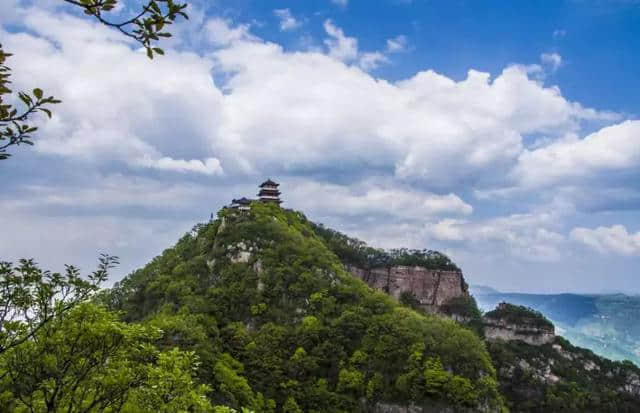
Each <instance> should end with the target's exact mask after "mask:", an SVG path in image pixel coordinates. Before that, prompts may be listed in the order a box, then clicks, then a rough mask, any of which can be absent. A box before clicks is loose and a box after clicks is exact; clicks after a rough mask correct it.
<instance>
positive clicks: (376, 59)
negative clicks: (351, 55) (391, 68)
mask: <svg viewBox="0 0 640 413" xmlns="http://www.w3.org/2000/svg"><path fill="white" fill-rule="evenodd" d="M388 62H389V59H388V58H387V56H385V55H383V54H382V53H380V52H370V53H363V54H362V55H361V56H360V58H359V59H358V66H360V67H361V68H362V70H364V71H365V72H368V71H369V70H373V69H376V68H377V67H378V66H380V65H381V64H383V63H388Z"/></svg>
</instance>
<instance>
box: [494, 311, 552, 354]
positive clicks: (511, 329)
mask: <svg viewBox="0 0 640 413" xmlns="http://www.w3.org/2000/svg"><path fill="white" fill-rule="evenodd" d="M483 322H484V335H485V338H486V339H487V340H497V339H500V340H505V341H513V340H520V341H524V342H525V343H527V344H531V345H535V346H541V345H543V344H549V343H552V342H553V341H554V339H555V328H554V326H553V324H552V323H551V322H550V321H549V320H547V319H546V318H544V317H543V316H542V314H540V313H538V312H536V311H533V310H531V309H529V308H526V307H522V306H517V305H513V304H508V303H500V304H499V305H498V307H497V308H496V309H495V310H493V311H490V312H488V313H487V314H485V316H484V317H483Z"/></svg>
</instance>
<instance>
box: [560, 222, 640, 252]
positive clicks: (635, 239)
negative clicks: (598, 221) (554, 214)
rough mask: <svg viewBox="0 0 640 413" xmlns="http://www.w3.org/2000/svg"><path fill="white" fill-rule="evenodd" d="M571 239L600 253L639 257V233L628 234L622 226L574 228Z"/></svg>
mask: <svg viewBox="0 0 640 413" xmlns="http://www.w3.org/2000/svg"><path fill="white" fill-rule="evenodd" d="M570 236H571V239H572V240H574V241H577V242H581V243H583V244H585V245H587V246H589V247H591V248H593V249H595V250H596V251H599V252H601V253H613V254H619V255H640V232H636V233H635V234H633V233H629V232H628V231H627V229H626V228H625V227H624V226H623V225H612V226H610V227H597V228H595V229H590V228H582V227H579V228H574V229H573V230H572V231H571V235H570Z"/></svg>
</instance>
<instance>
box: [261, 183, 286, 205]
mask: <svg viewBox="0 0 640 413" xmlns="http://www.w3.org/2000/svg"><path fill="white" fill-rule="evenodd" d="M279 186H280V184H279V183H277V182H273V181H272V180H271V179H267V180H266V181H264V182H263V183H261V184H260V192H259V193H258V197H259V199H260V201H262V202H273V203H276V204H278V205H280V203H281V202H282V201H281V200H280V191H278V187H279Z"/></svg>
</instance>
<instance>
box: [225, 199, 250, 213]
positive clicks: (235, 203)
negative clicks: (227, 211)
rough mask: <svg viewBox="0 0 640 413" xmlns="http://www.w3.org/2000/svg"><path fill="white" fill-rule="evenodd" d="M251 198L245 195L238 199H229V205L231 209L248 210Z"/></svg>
mask: <svg viewBox="0 0 640 413" xmlns="http://www.w3.org/2000/svg"><path fill="white" fill-rule="evenodd" d="M251 201H253V200H252V199H248V198H246V197H242V198H240V199H233V200H232V201H231V205H230V207H231V208H233V209H239V210H240V211H248V210H249V209H251V208H250V205H251Z"/></svg>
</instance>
